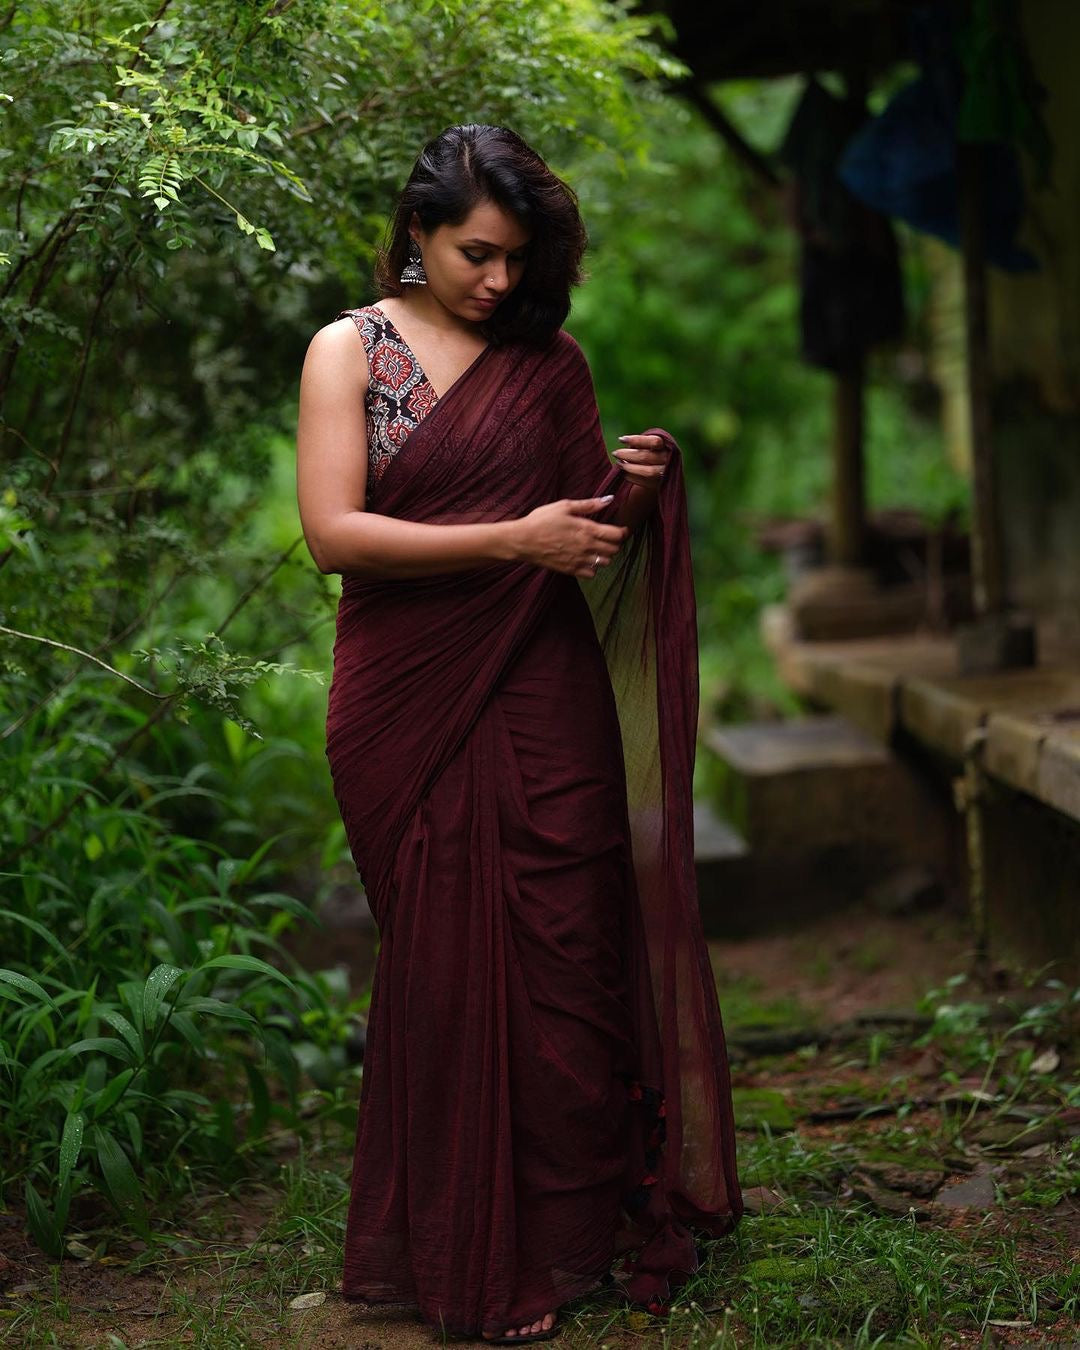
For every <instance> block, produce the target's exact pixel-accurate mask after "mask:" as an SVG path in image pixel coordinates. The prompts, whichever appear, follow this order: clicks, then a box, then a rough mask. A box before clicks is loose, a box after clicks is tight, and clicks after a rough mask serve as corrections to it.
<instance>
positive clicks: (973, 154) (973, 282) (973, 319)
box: [956, 141, 1005, 618]
mask: <svg viewBox="0 0 1080 1350" xmlns="http://www.w3.org/2000/svg"><path fill="white" fill-rule="evenodd" d="M956 167H957V185H958V191H959V216H960V248H961V251H962V254H963V262H964V336H965V341H966V346H967V353H966V362H967V392H968V401H969V405H970V409H971V466H972V482H971V487H972V512H971V565H972V582H973V586H974V595H975V612H976V614H977V615H978V616H979V617H980V618H983V617H988V616H990V615H994V614H1000V613H1001V612H1002V611H1003V610H1004V608H1005V578H1004V569H1003V566H1002V557H1001V529H1000V524H999V521H998V502H997V483H996V480H995V476H994V445H993V426H992V421H991V412H990V351H989V320H988V304H987V284H986V241H985V234H984V225H983V210H984V205H985V201H986V152H985V149H984V147H983V146H981V145H978V144H976V143H972V142H963V141H961V142H959V143H958V145H957V158H956Z"/></svg>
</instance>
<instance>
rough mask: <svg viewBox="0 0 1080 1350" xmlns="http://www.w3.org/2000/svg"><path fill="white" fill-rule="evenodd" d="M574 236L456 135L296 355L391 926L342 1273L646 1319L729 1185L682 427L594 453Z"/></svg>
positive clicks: (426, 1306)
mask: <svg viewBox="0 0 1080 1350" xmlns="http://www.w3.org/2000/svg"><path fill="white" fill-rule="evenodd" d="M584 244H585V233H584V229H583V226H582V223H581V219H580V216H579V214H578V209H577V202H576V198H575V196H574V194H573V193H572V191H571V190H570V189H569V188H568V187H567V186H566V185H565V184H564V183H563V182H562V181H561V180H560V179H558V178H557V177H556V176H555V175H554V174H553V173H552V172H551V171H550V169H548V167H547V166H546V165H545V164H544V162H543V161H542V160H541V159H540V157H539V156H538V155H536V154H535V152H533V151H532V150H531V149H530V148H529V147H528V146H527V145H526V144H525V143H524V142H523V141H522V140H521V139H520V138H519V137H518V136H517V135H515V134H514V133H513V132H511V131H508V130H506V129H505V128H501V127H487V126H463V127H451V128H450V129H448V130H447V131H445V132H443V133H442V134H441V135H440V136H437V137H436V138H435V139H434V140H432V141H431V142H429V144H428V145H427V146H425V148H424V150H423V152H422V153H421V155H420V157H419V159H418V160H417V163H416V165H415V167H414V169H413V172H412V174H411V176H410V178H409V181H408V183H407V184H406V186H405V188H404V191H403V193H402V195H401V199H400V202H399V204H398V208H397V211H396V214H395V217H394V220H393V224H392V226H391V232H390V235H389V240H388V245H387V247H386V249H385V250H384V253H383V255H382V257H381V259H380V263H379V267H378V271H377V276H376V280H377V283H378V288H379V292H380V297H381V298H380V300H379V302H378V304H377V305H372V306H366V307H363V308H360V309H356V310H343V311H341V313H340V314H339V315H338V318H337V319H336V320H335V321H334V322H332V323H330V324H328V325H327V326H326V327H325V328H323V329H321V330H320V331H319V332H318V333H317V334H316V335H315V337H314V338H313V340H312V342H311V346H310V348H309V351H308V356H307V360H306V362H305V366H304V373H303V378H302V382H301V395H300V419H299V429H298V496H299V503H300V512H301V518H302V521H303V527H304V532H305V536H306V538H307V541H308V545H309V547H310V550H311V553H312V555H313V557H314V559H315V561H316V563H317V564H318V566H319V568H320V569H321V570H322V571H324V572H340V573H342V576H343V583H342V596H341V603H340V607H339V611H338V625H337V640H336V643H335V647H334V672H333V680H332V683H331V687H330V693H329V699H328V715H327V757H328V761H329V766H330V771H331V775H332V778H333V783H334V790H335V794H336V797H337V801H338V804H339V807H340V809H341V814H342V818H343V820H344V823H345V828H346V832H347V836H348V840H349V845H350V848H351V850H352V854H353V857H354V859H355V861H356V865H357V867H358V869H359V871H360V875H361V877H362V879H363V882H364V885H365V888H366V891H367V897H368V901H369V903H370V905H371V909H372V912H373V914H374V916H375V920H376V923H377V925H378V929H379V935H380V946H379V952H378V957H377V961H376V968H375V974H374V977H373V985H372V997H371V1006H370V1011H369V1021H368V1038H367V1050H366V1057H365V1063H364V1076H363V1086H362V1088H361V1093H360V1106H361V1110H360V1120H359V1129H358V1132H357V1140H356V1152H355V1159H354V1168H353V1177H352V1192H351V1199H350V1206H349V1212H348V1227H347V1234H346V1244H345V1267H344V1278H343V1284H342V1289H343V1293H344V1294H345V1296H346V1297H347V1298H355V1299H359V1300H363V1301H365V1302H403V1301H404V1302H410V1303H414V1304H417V1305H418V1306H419V1310H420V1315H421V1317H422V1318H423V1319H424V1320H425V1321H427V1322H429V1323H431V1324H433V1325H437V1326H439V1327H441V1328H442V1329H443V1330H444V1331H447V1332H450V1333H454V1334H463V1335H471V1336H477V1335H479V1336H482V1337H483V1338H484V1339H486V1340H489V1341H494V1342H497V1343H500V1344H508V1343H511V1342H519V1341H529V1340H541V1339H548V1338H550V1337H551V1336H553V1335H554V1334H555V1330H556V1315H557V1311H558V1308H559V1307H560V1305H562V1304H564V1303H566V1302H567V1301H569V1300H570V1299H572V1298H574V1297H576V1296H578V1295H580V1294H583V1293H586V1292H588V1291H591V1290H593V1289H596V1288H598V1287H599V1286H601V1285H602V1284H603V1283H604V1282H605V1277H606V1279H607V1281H608V1282H610V1281H611V1278H612V1277H611V1274H610V1270H611V1263H612V1260H613V1258H614V1257H615V1256H616V1255H617V1254H625V1260H624V1262H623V1264H622V1267H621V1269H620V1271H619V1273H618V1275H617V1276H616V1280H617V1281H620V1282H621V1283H622V1286H623V1289H624V1292H625V1294H626V1296H627V1297H628V1298H629V1299H630V1300H631V1301H632V1302H634V1303H636V1304H640V1305H642V1306H645V1307H649V1308H651V1309H652V1310H653V1311H662V1310H663V1309H664V1307H665V1306H666V1301H667V1299H668V1298H669V1296H670V1293H671V1290H672V1288H673V1287H675V1286H676V1285H677V1284H679V1283H680V1282H681V1281H683V1280H685V1279H686V1278H687V1277H688V1276H689V1275H690V1274H691V1273H692V1272H693V1271H694V1270H695V1269H696V1268H697V1264H698V1259H699V1258H698V1250H697V1248H696V1247H695V1243H694V1239H693V1233H692V1228H696V1229H698V1230H699V1231H701V1232H704V1233H711V1234H720V1233H723V1232H726V1231H728V1230H729V1229H730V1228H731V1226H732V1225H733V1223H734V1222H735V1220H736V1219H737V1218H738V1216H739V1213H740V1211H741V1200H740V1193H739V1189H738V1185H737V1182H736V1175H735V1154H734V1136H733V1130H732V1122H731V1099H730V1088H729V1084H728V1077H727V1063H726V1057H725V1050H724V1040H723V1031H722V1028H721V1022H720V1012H719V1008H718V1006H717V1001H716V988H715V981H714V979H713V976H712V973H711V969H710V966H709V960H708V954H707V950H706V947H705V944H704V941H703V938H702V934H701V925H700V919H699V916H698V912H697V901H696V890H695V878H694V871H693V835H692V801H691V795H690V779H691V774H692V770H693V755H694V734H695V724H696V714H697V646H696V632H695V613H694V596H693V584H692V579H691V573H690V557H689V546H688V539H687V527H686V514H685V491H684V485H683V479H682V474H681V467H680V462H679V457H678V453H677V451H678V447H677V446H676V445H675V443H674V441H673V440H672V438H671V437H670V436H669V435H668V434H667V433H666V432H664V431H661V430H659V429H654V430H653V431H651V432H649V433H645V434H642V435H636V436H624V437H622V438H620V439H621V440H622V441H623V442H624V445H623V448H621V449H619V450H617V451H615V456H616V463H615V464H612V462H611V460H610V459H609V457H608V454H607V451H606V450H605V447H604V443H603V437H602V433H601V429H600V421H599V416H598V413H597V408H596V401H595V397H594V394H593V388H592V382H591V378H590V375H589V370H588V366H587V365H586V362H585V359H584V357H583V355H582V353H581V351H580V349H579V347H578V346H577V344H576V343H575V342H574V340H573V339H572V338H571V337H570V336H569V335H568V334H567V333H565V332H563V331H562V329H561V327H560V325H561V324H562V322H563V320H564V319H565V318H566V315H567V313H568V312H569V308H570V290H571V287H572V286H573V285H575V284H576V283H577V282H579V281H580V279H581V278H580V271H579V263H580V259H581V255H582V252H583V249H584Z"/></svg>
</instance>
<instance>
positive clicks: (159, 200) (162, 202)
mask: <svg viewBox="0 0 1080 1350" xmlns="http://www.w3.org/2000/svg"><path fill="white" fill-rule="evenodd" d="M154 205H155V206H156V207H157V209H158V210H159V211H164V210H165V208H166V207H167V206H168V205H169V199H168V197H155V198H154Z"/></svg>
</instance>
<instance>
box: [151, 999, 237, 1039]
mask: <svg viewBox="0 0 1080 1350" xmlns="http://www.w3.org/2000/svg"><path fill="white" fill-rule="evenodd" d="M181 1006H182V1008H183V1010H184V1012H185V1013H192V1012H199V1013H208V1014H209V1015H210V1016H211V1017H225V1018H231V1019H232V1020H233V1021H234V1022H249V1023H250V1024H251V1025H252V1026H258V1022H257V1021H256V1020H255V1018H254V1017H252V1015H251V1014H250V1013H249V1012H245V1011H244V1009H243V1008H238V1007H237V1006H236V1004H235V1003H226V1002H225V1001H224V999H220V998H206V997H202V996H200V997H197V998H188V999H185V1000H184V1002H183V1004H182V1005H181ZM177 1016H178V1014H176V1013H173V1018H172V1020H173V1022H174V1023H175V1022H176V1018H177ZM181 1034H183V1033H181Z"/></svg>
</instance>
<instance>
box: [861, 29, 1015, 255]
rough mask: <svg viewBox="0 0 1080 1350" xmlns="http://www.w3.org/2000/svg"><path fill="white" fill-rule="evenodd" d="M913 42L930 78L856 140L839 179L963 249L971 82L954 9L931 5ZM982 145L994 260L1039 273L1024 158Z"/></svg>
mask: <svg viewBox="0 0 1080 1350" xmlns="http://www.w3.org/2000/svg"><path fill="white" fill-rule="evenodd" d="M913 44H914V45H915V46H916V48H917V49H920V51H921V64H922V67H923V73H922V74H921V75H920V76H919V77H918V78H917V79H915V80H914V81H913V82H912V83H911V84H909V85H906V86H905V87H904V88H903V89H901V90H900V91H899V92H898V93H897V94H895V95H894V96H893V98H892V100H891V101H890V102H889V104H888V106H887V107H886V108H885V110H884V112H882V113H881V114H880V116H878V117H875V118H873V119H872V120H871V121H869V122H867V123H866V125H865V126H864V127H863V128H862V129H861V130H860V131H858V132H857V133H856V134H855V135H854V136H853V137H852V139H851V141H850V142H849V143H848V145H847V147H846V149H845V151H844V153H843V155H842V156H841V158H840V162H839V165H838V167H837V173H838V175H839V177H840V179H841V181H842V182H843V183H844V185H845V186H846V187H847V188H848V189H849V190H850V191H851V192H852V193H853V194H854V195H855V196H856V197H858V198H859V200H860V201H863V202H865V203H866V204H867V205H868V206H872V207H874V208H876V209H877V210H878V211H881V212H883V213H884V214H885V215H888V216H891V217H893V218H894V219H898V220H904V221H906V222H907V223H908V224H909V225H912V226H914V227H915V229H917V230H922V231H924V232H925V233H927V234H932V235H935V236H936V237H937V238H939V239H944V240H945V241H946V242H947V243H949V244H952V245H954V246H959V242H960V225H959V204H958V180H957V169H956V149H957V118H958V114H959V110H960V105H961V99H962V94H963V76H962V72H961V70H960V66H959V64H958V62H957V60H956V56H955V46H954V44H953V41H952V28H951V19H950V14H949V7H948V6H942V5H933V6H929V7H927V8H926V9H924V10H923V11H922V12H920V13H919V14H918V15H917V16H916V28H915V32H914V38H913ZM982 144H983V145H984V147H985V151H986V173H985V175H984V180H985V181H984V199H983V218H984V229H985V239H986V256H987V258H988V260H989V261H990V262H992V263H995V264H996V265H997V266H998V267H1002V268H1004V269H1005V270H1006V271H1010V272H1027V271H1032V270H1034V269H1037V268H1038V266H1039V264H1038V261H1037V260H1036V259H1035V258H1034V257H1033V255H1032V254H1031V253H1029V252H1028V251H1027V250H1026V249H1024V248H1021V247H1020V246H1019V245H1018V244H1017V243H1016V234H1017V231H1018V230H1019V228H1020V224H1021V221H1022V220H1023V215H1024V187H1023V180H1022V178H1021V174H1020V166H1019V163H1018V161H1017V156H1016V153H1015V151H1014V150H1013V149H1012V147H1011V146H1009V145H1007V144H1005V143H1004V142H1001V141H991V142H983V143H982Z"/></svg>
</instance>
